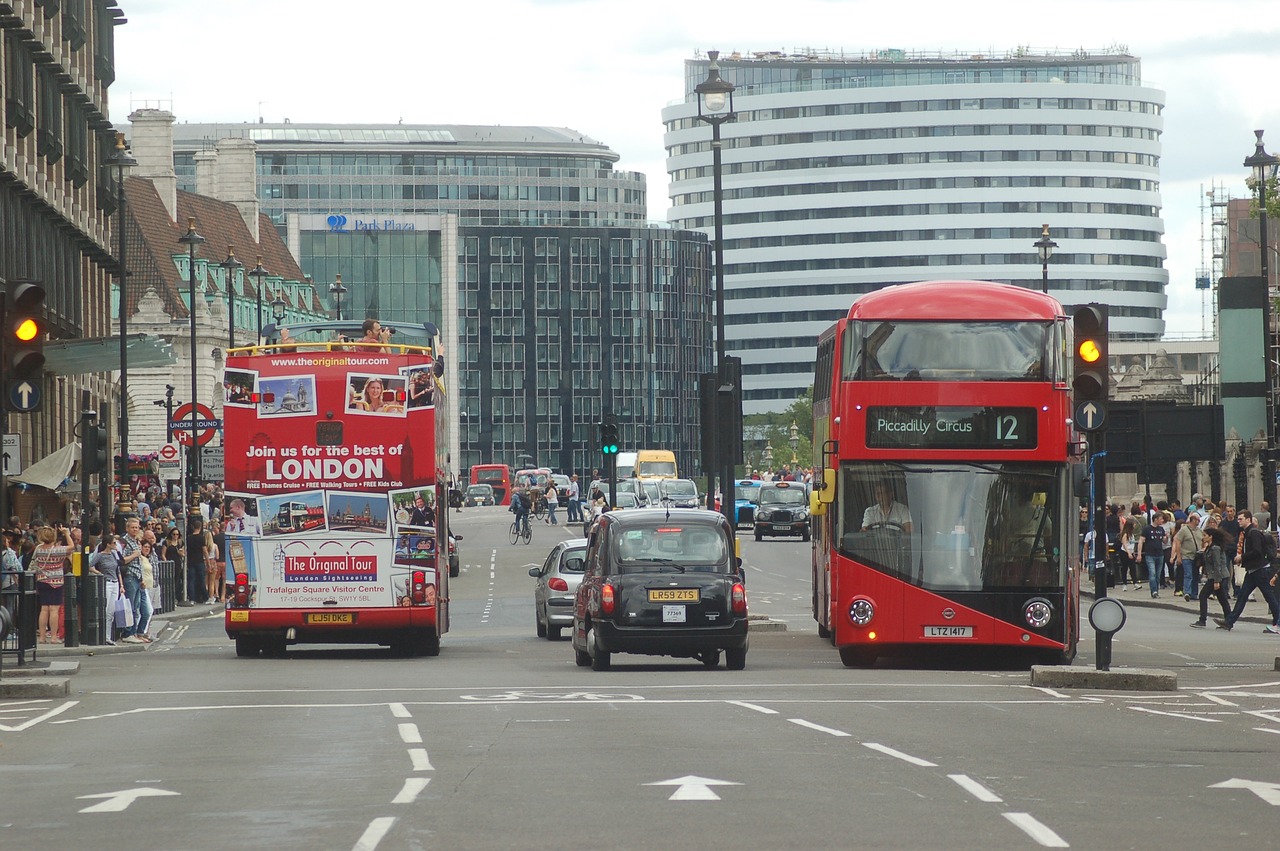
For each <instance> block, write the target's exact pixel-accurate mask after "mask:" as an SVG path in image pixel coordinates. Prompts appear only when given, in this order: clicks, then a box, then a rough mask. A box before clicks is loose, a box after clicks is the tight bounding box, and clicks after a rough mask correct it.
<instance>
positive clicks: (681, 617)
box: [662, 606, 685, 623]
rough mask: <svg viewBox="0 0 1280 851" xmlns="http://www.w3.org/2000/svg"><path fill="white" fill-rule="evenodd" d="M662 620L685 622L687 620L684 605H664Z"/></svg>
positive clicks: (664, 621)
mask: <svg viewBox="0 0 1280 851" xmlns="http://www.w3.org/2000/svg"><path fill="white" fill-rule="evenodd" d="M662 622H663V623H684V622H685V609H684V606H663V607H662Z"/></svg>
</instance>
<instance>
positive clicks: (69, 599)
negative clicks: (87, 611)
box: [62, 573, 80, 647]
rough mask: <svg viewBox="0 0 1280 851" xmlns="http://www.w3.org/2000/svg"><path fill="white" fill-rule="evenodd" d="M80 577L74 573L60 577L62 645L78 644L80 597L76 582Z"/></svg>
mask: <svg viewBox="0 0 1280 851" xmlns="http://www.w3.org/2000/svg"><path fill="white" fill-rule="evenodd" d="M79 578H80V577H78V576H76V575H75V574H74V573H68V574H66V575H65V576H64V577H63V579H62V636H63V641H62V644H63V646H64V647H79V646H80V617H79V614H80V612H79V610H80V598H79V587H78V585H77V583H76V580H78V579H79Z"/></svg>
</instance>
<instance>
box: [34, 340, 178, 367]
mask: <svg viewBox="0 0 1280 851" xmlns="http://www.w3.org/2000/svg"><path fill="white" fill-rule="evenodd" d="M128 357H129V368H130V369H134V368H137V369H142V368H145V367H155V366H172V365H173V364H176V363H177V362H178V357H177V355H175V354H174V353H173V346H171V345H169V343H168V342H167V341H165V340H162V339H161V338H159V337H153V336H151V335H150V334H130V335H129V343H128ZM44 358H45V361H44V368H45V371H46V372H54V373H57V374H58V375H83V374H84V373H88V372H118V371H119V369H120V338H119V337H96V338H93V339H88V340H54V341H51V342H48V343H45V344H44Z"/></svg>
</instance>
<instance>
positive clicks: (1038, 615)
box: [1022, 597, 1053, 629]
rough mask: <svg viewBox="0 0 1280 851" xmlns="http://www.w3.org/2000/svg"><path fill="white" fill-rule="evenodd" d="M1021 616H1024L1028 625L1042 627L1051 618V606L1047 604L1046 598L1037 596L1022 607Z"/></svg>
mask: <svg viewBox="0 0 1280 851" xmlns="http://www.w3.org/2000/svg"><path fill="white" fill-rule="evenodd" d="M1022 616H1023V617H1024V618H1026V620H1027V625H1028V626H1030V627H1034V628H1035V629H1044V628H1045V627H1046V626H1048V625H1049V621H1051V620H1053V606H1051V605H1049V601H1048V600H1043V599H1041V598H1039V597H1037V598H1036V599H1034V600H1031V601H1029V602H1028V603H1027V605H1026V606H1024V607H1023V609H1022Z"/></svg>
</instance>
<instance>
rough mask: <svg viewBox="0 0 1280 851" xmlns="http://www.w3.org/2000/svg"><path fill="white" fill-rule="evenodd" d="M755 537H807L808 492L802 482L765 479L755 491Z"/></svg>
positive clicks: (761, 538) (760, 538) (805, 539)
mask: <svg viewBox="0 0 1280 851" xmlns="http://www.w3.org/2000/svg"><path fill="white" fill-rule="evenodd" d="M755 514H756V516H755V521H756V522H755V533H756V540H757V541H762V540H764V536H765V535H769V536H774V535H799V536H800V540H802V541H807V540H809V491H808V490H807V489H806V488H805V486H804V482H765V483H763V484H762V485H761V486H760V490H758V491H756V512H755Z"/></svg>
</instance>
